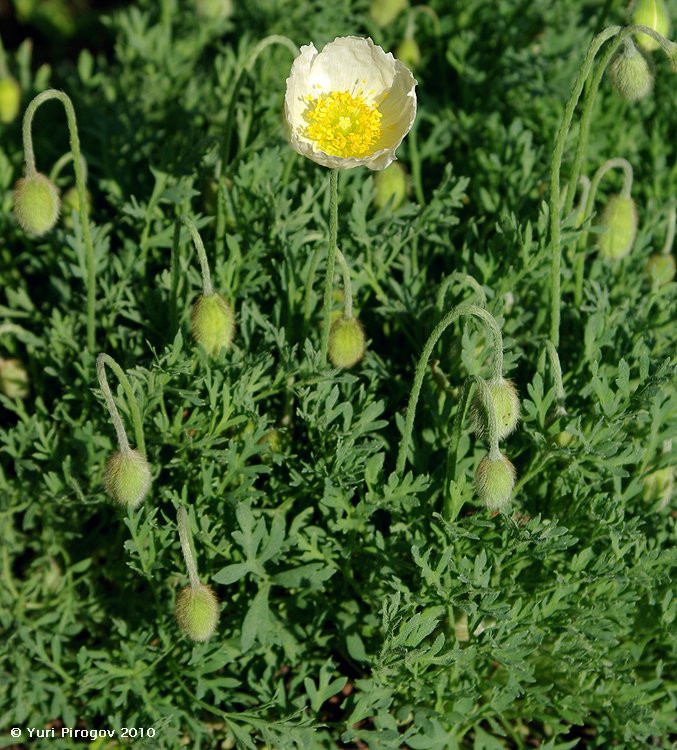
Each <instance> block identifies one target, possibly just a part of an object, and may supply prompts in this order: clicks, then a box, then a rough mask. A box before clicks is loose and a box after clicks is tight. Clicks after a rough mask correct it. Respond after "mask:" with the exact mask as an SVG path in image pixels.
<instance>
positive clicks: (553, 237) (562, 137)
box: [549, 26, 621, 347]
mask: <svg viewBox="0 0 677 750" xmlns="http://www.w3.org/2000/svg"><path fill="white" fill-rule="evenodd" d="M620 30H621V27H620V26H610V27H609V28H607V29H604V31H602V32H601V33H600V34H598V35H597V36H596V37H595V38H594V39H593V40H592V42H591V44H590V47H589V49H588V52H587V54H586V56H585V59H584V61H583V65H582V67H581V69H580V71H579V73H578V77H577V78H576V80H575V82H574V85H573V88H572V90H571V94H570V95H569V100H568V101H567V104H566V107H565V108H564V112H563V114H562V120H561V122H560V126H559V129H558V131H557V136H556V138H555V146H554V149H553V154H552V163H551V165H550V206H549V210H550V254H551V282H550V340H551V341H552V343H553V345H554V346H555V347H557V346H559V321H560V294H561V292H560V268H561V260H562V259H561V252H562V249H561V226H560V171H561V168H562V157H563V154H564V146H565V144H566V138H567V135H568V134H569V130H570V128H571V122H572V120H573V116H574V110H575V109H576V105H577V104H578V100H579V98H580V96H581V92H582V91H583V86H584V85H585V81H586V80H587V78H588V75H589V73H590V70H591V68H592V65H593V62H594V60H595V56H596V55H597V52H598V51H599V49H600V48H601V46H602V45H603V44H604V43H605V42H606V41H607V39H610V38H611V37H613V36H615V35H616V34H618V32H619V31H620ZM571 184H575V183H571ZM572 192H573V191H572Z"/></svg>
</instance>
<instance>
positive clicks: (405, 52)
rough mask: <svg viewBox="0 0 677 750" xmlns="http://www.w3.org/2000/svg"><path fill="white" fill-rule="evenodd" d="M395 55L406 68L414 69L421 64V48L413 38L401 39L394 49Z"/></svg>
mask: <svg viewBox="0 0 677 750" xmlns="http://www.w3.org/2000/svg"><path fill="white" fill-rule="evenodd" d="M395 57H396V58H397V59H398V60H401V61H402V62H403V63H404V64H405V65H406V66H407V67H408V68H411V69H415V68H418V66H419V65H420V64H421V49H420V47H419V46H418V44H417V43H416V40H415V39H413V38H411V37H410V38H408V39H403V40H402V41H401V42H400V43H399V45H398V47H397V49H396V50H395Z"/></svg>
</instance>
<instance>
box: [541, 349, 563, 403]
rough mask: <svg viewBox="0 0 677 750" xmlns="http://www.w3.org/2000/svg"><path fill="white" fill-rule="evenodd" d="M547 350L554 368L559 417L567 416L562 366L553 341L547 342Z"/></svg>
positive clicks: (551, 365) (553, 375)
mask: <svg viewBox="0 0 677 750" xmlns="http://www.w3.org/2000/svg"><path fill="white" fill-rule="evenodd" d="M545 348H546V349H547V351H548V356H549V357H550V367H551V368H552V377H553V379H554V381H555V398H556V399H557V414H558V416H563V415H565V414H566V413H567V412H566V409H565V408H564V399H565V394H564V382H563V380H562V366H561V365H560V361H559V354H558V353H557V349H555V347H554V346H553V345H552V341H546V342H545Z"/></svg>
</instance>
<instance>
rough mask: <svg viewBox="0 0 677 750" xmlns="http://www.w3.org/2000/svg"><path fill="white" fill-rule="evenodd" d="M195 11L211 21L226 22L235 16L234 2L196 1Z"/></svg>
mask: <svg viewBox="0 0 677 750" xmlns="http://www.w3.org/2000/svg"><path fill="white" fill-rule="evenodd" d="M195 10H196V11H197V14H198V16H201V17H202V18H206V19H207V20H209V21H225V20H226V18H230V17H231V16H232V15H233V0H196V2H195Z"/></svg>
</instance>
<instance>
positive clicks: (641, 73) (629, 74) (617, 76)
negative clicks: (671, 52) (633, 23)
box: [609, 43, 653, 102]
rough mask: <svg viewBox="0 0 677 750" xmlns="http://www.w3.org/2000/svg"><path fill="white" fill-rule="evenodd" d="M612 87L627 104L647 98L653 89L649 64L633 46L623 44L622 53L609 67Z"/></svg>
mask: <svg viewBox="0 0 677 750" xmlns="http://www.w3.org/2000/svg"><path fill="white" fill-rule="evenodd" d="M609 77H610V78H611V83H612V85H613V87H614V88H615V89H616V91H618V93H619V94H620V95H621V96H622V97H623V98H624V99H626V100H627V101H629V102H636V101H639V100H640V99H643V98H644V97H645V96H648V95H649V94H650V93H651V90H652V89H653V74H652V73H651V70H650V69H649V64H648V63H647V61H646V60H645V58H644V55H642V53H641V52H639V50H638V49H637V47H635V45H634V44H632V43H630V44H625V45H624V48H623V51H622V52H621V53H620V54H619V55H617V57H616V58H615V59H614V61H613V62H612V63H611V65H609Z"/></svg>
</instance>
